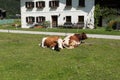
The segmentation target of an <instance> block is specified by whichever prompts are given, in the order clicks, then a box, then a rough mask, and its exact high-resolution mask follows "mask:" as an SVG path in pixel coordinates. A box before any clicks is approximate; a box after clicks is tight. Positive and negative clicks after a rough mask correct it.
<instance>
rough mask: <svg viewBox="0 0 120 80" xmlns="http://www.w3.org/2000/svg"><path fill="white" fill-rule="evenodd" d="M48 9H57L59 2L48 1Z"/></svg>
mask: <svg viewBox="0 0 120 80" xmlns="http://www.w3.org/2000/svg"><path fill="white" fill-rule="evenodd" d="M49 7H51V8H57V7H59V0H57V1H50V2H49Z"/></svg>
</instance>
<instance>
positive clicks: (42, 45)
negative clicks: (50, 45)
mask: <svg viewBox="0 0 120 80" xmlns="http://www.w3.org/2000/svg"><path fill="white" fill-rule="evenodd" d="M46 39H47V38H43V39H42V43H41V47H43V48H45V44H44V43H45V40H46Z"/></svg>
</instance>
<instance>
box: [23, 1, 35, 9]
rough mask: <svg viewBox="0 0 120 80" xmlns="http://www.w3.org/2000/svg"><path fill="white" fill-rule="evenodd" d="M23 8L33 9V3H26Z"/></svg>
mask: <svg viewBox="0 0 120 80" xmlns="http://www.w3.org/2000/svg"><path fill="white" fill-rule="evenodd" d="M25 6H26V8H27V9H32V8H34V2H26V3H25Z"/></svg>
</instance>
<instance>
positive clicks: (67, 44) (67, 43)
mask: <svg viewBox="0 0 120 80" xmlns="http://www.w3.org/2000/svg"><path fill="white" fill-rule="evenodd" d="M85 39H87V35H86V34H85V33H81V34H71V35H68V36H66V37H65V38H64V39H63V47H64V48H67V49H73V48H75V47H78V46H79V45H80V44H81V43H82V41H83V40H85Z"/></svg>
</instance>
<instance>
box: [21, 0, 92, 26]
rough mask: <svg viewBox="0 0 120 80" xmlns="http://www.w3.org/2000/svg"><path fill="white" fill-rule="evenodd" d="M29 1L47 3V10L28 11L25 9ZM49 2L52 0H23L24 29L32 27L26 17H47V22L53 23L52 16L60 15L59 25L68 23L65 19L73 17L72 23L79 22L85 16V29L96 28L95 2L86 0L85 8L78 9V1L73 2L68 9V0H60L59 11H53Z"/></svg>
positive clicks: (22, 16) (22, 18)
mask: <svg viewBox="0 0 120 80" xmlns="http://www.w3.org/2000/svg"><path fill="white" fill-rule="evenodd" d="M27 1H33V2H36V1H45V8H43V9H37V8H36V7H34V8H33V9H32V10H28V9H27V8H26V7H25V2H27ZM49 1H51V0H21V22H22V28H29V27H31V26H33V25H34V24H36V23H34V24H32V25H28V24H27V23H26V17H27V16H34V17H36V16H45V17H46V21H50V23H52V19H51V16H52V15H58V25H63V24H64V22H65V21H66V20H65V19H64V17H66V16H71V19H72V20H71V21H72V23H77V22H78V16H84V23H85V24H84V28H86V25H88V24H89V25H88V27H90V28H94V0H86V1H85V7H79V8H78V5H77V4H78V0H72V8H71V9H66V8H65V5H66V0H59V2H60V3H59V7H58V8H57V9H51V8H50V7H49ZM35 22H36V21H35Z"/></svg>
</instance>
